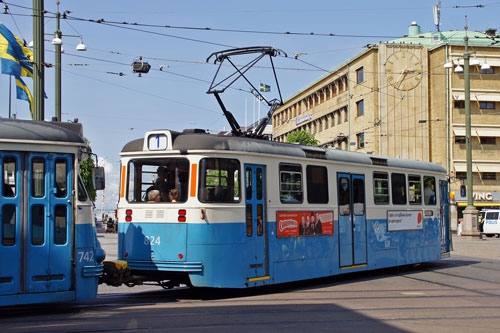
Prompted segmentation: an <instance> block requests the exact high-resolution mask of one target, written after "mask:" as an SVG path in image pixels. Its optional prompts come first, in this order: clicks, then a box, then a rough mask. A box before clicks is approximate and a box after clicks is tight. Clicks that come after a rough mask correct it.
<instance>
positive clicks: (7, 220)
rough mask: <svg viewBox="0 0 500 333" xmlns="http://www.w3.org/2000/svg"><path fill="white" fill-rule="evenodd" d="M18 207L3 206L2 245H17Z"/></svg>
mask: <svg viewBox="0 0 500 333" xmlns="http://www.w3.org/2000/svg"><path fill="white" fill-rule="evenodd" d="M16 218H17V217H16V205H11V204H8V205H3V206H2V245H3V246H14V245H16Z"/></svg>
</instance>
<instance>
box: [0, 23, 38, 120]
mask: <svg viewBox="0 0 500 333" xmlns="http://www.w3.org/2000/svg"><path fill="white" fill-rule="evenodd" d="M32 59H33V52H31V50H30V49H29V48H28V47H26V46H25V45H24V43H23V42H22V41H21V40H20V39H19V38H18V37H17V36H15V35H14V34H13V33H12V32H11V31H10V30H9V29H7V27H5V26H4V25H3V24H2V23H0V64H1V66H2V74H7V75H12V76H15V78H16V89H17V98H18V99H22V100H25V101H28V102H29V103H30V111H31V106H32V97H31V93H30V91H29V89H28V87H27V86H26V84H25V83H24V81H23V80H22V79H21V77H23V76H26V77H31V78H32V77H33V65H32V63H31V61H32ZM32 116H33V115H32Z"/></svg>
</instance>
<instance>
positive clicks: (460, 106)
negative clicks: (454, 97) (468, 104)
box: [454, 101, 465, 109]
mask: <svg viewBox="0 0 500 333" xmlns="http://www.w3.org/2000/svg"><path fill="white" fill-rule="evenodd" d="M454 106H455V108H457V109H463V108H465V101H455V102H454Z"/></svg>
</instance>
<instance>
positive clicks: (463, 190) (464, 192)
mask: <svg viewBox="0 0 500 333" xmlns="http://www.w3.org/2000/svg"><path fill="white" fill-rule="evenodd" d="M460 196H461V197H462V198H465V197H466V196H467V188H466V187H465V185H460Z"/></svg>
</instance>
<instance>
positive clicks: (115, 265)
mask: <svg viewBox="0 0 500 333" xmlns="http://www.w3.org/2000/svg"><path fill="white" fill-rule="evenodd" d="M103 265H104V273H103V275H102V276H101V277H100V278H99V283H100V284H101V283H105V284H107V285H109V286H113V287H119V286H121V285H122V284H124V283H127V282H128V281H130V279H131V276H130V275H131V274H130V268H128V265H127V262H126V261H123V260H113V261H105V262H103Z"/></svg>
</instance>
